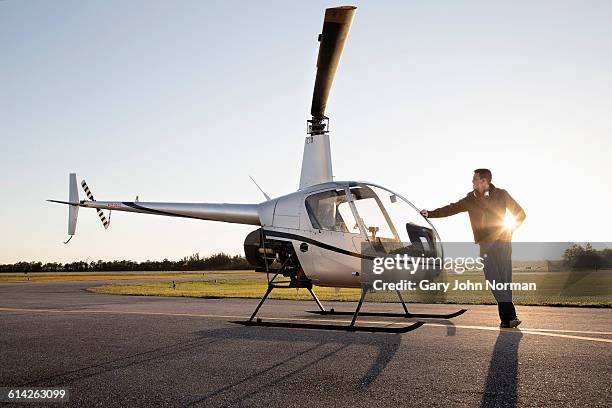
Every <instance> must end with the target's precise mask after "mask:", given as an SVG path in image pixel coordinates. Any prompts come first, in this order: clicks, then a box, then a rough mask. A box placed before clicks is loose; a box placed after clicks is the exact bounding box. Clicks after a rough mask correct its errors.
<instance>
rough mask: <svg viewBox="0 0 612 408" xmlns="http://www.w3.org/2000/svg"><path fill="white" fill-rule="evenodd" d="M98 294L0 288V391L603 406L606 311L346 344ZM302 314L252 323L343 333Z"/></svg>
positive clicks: (354, 338) (125, 400)
mask: <svg viewBox="0 0 612 408" xmlns="http://www.w3.org/2000/svg"><path fill="white" fill-rule="evenodd" d="M99 283H106V282H53V283H51V282H48V283H31V282H29V283H19V284H17V283H13V284H0V387H8V386H13V387H14V386H22V387H23V386H46V387H50V386H56V387H60V386H62V387H64V386H65V387H70V389H71V396H70V402H69V403H68V404H65V405H68V406H99V407H109V406H121V407H125V406H202V407H216V406H233V407H243V406H266V407H272V406H273V407H276V406H280V407H294V406H295V407H298V406H300V407H302V406H309V407H328V406H351V407H391V406H399V405H402V406H419V407H420V406H439V407H448V406H457V407H464V406H465V407H473V406H483V407H514V406H529V407H531V406H533V407H536V406H537V407H542V406H555V407H577V406H590V407H610V406H612V397H611V394H612V392H611V391H612V383H611V381H610V379H611V378H612V375H611V374H612V369H611V367H612V310H611V309H585V308H553V307H518V313H519V317H520V318H521V319H522V320H523V324H522V325H521V330H520V331H519V330H507V329H504V330H500V329H499V328H498V327H496V326H497V321H496V315H497V311H496V307H495V306H465V307H466V308H467V309H469V311H468V312H467V313H465V314H464V315H462V316H459V317H457V318H454V319H452V320H428V321H427V323H426V324H425V325H424V326H422V327H420V328H418V329H416V330H415V331H412V332H409V333H406V334H401V335H400V334H380V333H348V332H330V331H320V330H303V329H284V328H265V327H243V326H240V325H236V324H233V323H231V321H233V320H244V319H246V318H247V317H248V316H249V315H250V313H251V312H252V311H253V309H254V308H255V306H256V304H257V300H242V299H192V298H157V297H136V296H113V295H101V294H93V293H89V292H86V291H85V288H86V287H88V286H92V285H93V284H99ZM326 306H332V307H334V308H335V309H336V310H350V309H352V308H354V306H355V304H354V303H336V304H330V303H327V304H326ZM409 306H410V308H411V311H412V312H428V313H432V312H438V313H449V312H452V311H455V310H457V309H458V308H459V307H458V306H455V305H409ZM314 309H315V305H314V303H310V302H297V301H296V302H294V301H274V300H271V301H268V302H267V303H266V304H265V305H264V307H263V308H262V309H261V311H260V313H259V314H260V316H262V317H263V318H264V320H269V319H271V318H283V319H284V320H283V321H294V322H302V323H329V322H330V321H331V320H333V321H336V322H346V320H347V318H346V317H327V316H317V315H312V314H309V313H305V310H314ZM363 310H368V311H373V310H378V311H396V312H399V311H401V306H400V305H399V304H370V303H366V304H365V306H364V309H363ZM414 320H416V319H414ZM359 322H360V323H361V324H365V323H368V324H383V322H385V323H387V324H388V323H392V322H398V323H401V324H405V323H406V319H401V318H400V319H381V318H377V317H364V318H361V319H360V320H359ZM19 406H23V404H19Z"/></svg>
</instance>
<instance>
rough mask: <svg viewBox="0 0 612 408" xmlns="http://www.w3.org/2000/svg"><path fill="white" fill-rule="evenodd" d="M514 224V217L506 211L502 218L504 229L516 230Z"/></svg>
mask: <svg viewBox="0 0 612 408" xmlns="http://www.w3.org/2000/svg"><path fill="white" fill-rule="evenodd" d="M516 224H517V223H516V219H515V218H514V215H512V214H511V213H510V212H508V211H506V216H505V217H504V228H506V229H508V230H513V229H514V228H516Z"/></svg>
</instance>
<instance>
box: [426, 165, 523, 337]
mask: <svg viewBox="0 0 612 408" xmlns="http://www.w3.org/2000/svg"><path fill="white" fill-rule="evenodd" d="M491 179H492V174H491V171H490V170H489V169H476V170H474V177H473V178H472V187H473V188H474V190H473V191H470V192H469V193H468V194H467V195H466V196H465V197H464V198H462V199H461V200H459V201H457V202H456V203H452V204H449V205H447V206H445V207H441V208H437V209H435V210H433V211H427V210H422V211H421V215H423V216H424V217H428V218H440V217H448V216H450V215H454V214H458V213H460V212H464V211H467V212H468V214H469V216H470V223H471V224H472V232H473V233H474V241H475V242H476V243H477V244H479V245H480V256H481V257H483V259H484V274H485V278H486V279H487V281H489V282H492V283H500V282H501V283H510V282H512V259H511V258H512V245H511V240H512V233H513V232H514V230H515V229H516V228H518V227H519V226H520V225H521V224H522V223H523V221H524V220H525V217H526V215H525V211H523V209H522V208H521V206H520V205H518V203H517V202H516V201H514V199H513V198H512V197H511V196H510V194H508V192H507V191H506V190H503V189H501V188H497V187H495V186H494V185H493V183H491ZM506 209H508V210H509V211H510V213H512V215H513V216H514V218H515V220H516V223H515V225H514V226H513V227H511V228H509V227H506V226H505V225H504V221H505V217H506ZM493 281H495V282H493ZM493 296H495V300H496V301H497V308H498V311H499V318H500V320H501V324H500V327H516V326H518V325H519V324H520V323H521V321H520V320H519V319H518V318H517V316H516V310H515V308H514V304H513V303H512V290H511V289H508V290H493Z"/></svg>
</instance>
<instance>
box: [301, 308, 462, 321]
mask: <svg viewBox="0 0 612 408" xmlns="http://www.w3.org/2000/svg"><path fill="white" fill-rule="evenodd" d="M465 312H467V309H461V310H458V311H456V312H454V313H449V314H435V313H434V314H430V313H382V312H381V313H377V312H361V313H359V315H360V316H378V317H405V318H417V319H452V318H453V317H457V316H460V315H462V314H464V313H465ZM307 313H314V314H318V315H322V316H351V315H352V314H353V312H337V311H335V310H333V309H330V310H326V311H322V310H308V311H307Z"/></svg>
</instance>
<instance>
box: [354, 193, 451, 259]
mask: <svg viewBox="0 0 612 408" xmlns="http://www.w3.org/2000/svg"><path fill="white" fill-rule="evenodd" d="M350 193H351V198H352V200H353V203H354V205H355V209H356V210H357V214H358V216H359V219H360V221H361V222H362V224H363V226H364V229H365V231H366V233H367V235H368V238H369V240H370V242H371V243H372V244H375V245H377V246H378V248H377V249H381V250H384V252H386V253H406V252H413V251H416V252H419V253H427V254H429V255H435V254H437V249H439V248H436V247H437V246H436V245H435V242H436V241H437V240H438V238H437V234H436V232H435V231H434V230H433V228H432V227H431V225H430V224H429V223H428V222H427V221H426V220H425V218H423V217H422V216H421V214H419V212H418V210H417V209H416V208H415V207H414V206H413V205H412V204H410V203H409V202H408V201H407V200H405V199H404V198H402V197H400V196H398V195H397V194H395V193H394V192H392V191H390V190H387V189H384V188H382V187H378V186H374V185H367V184H357V185H356V186H353V187H350Z"/></svg>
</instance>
